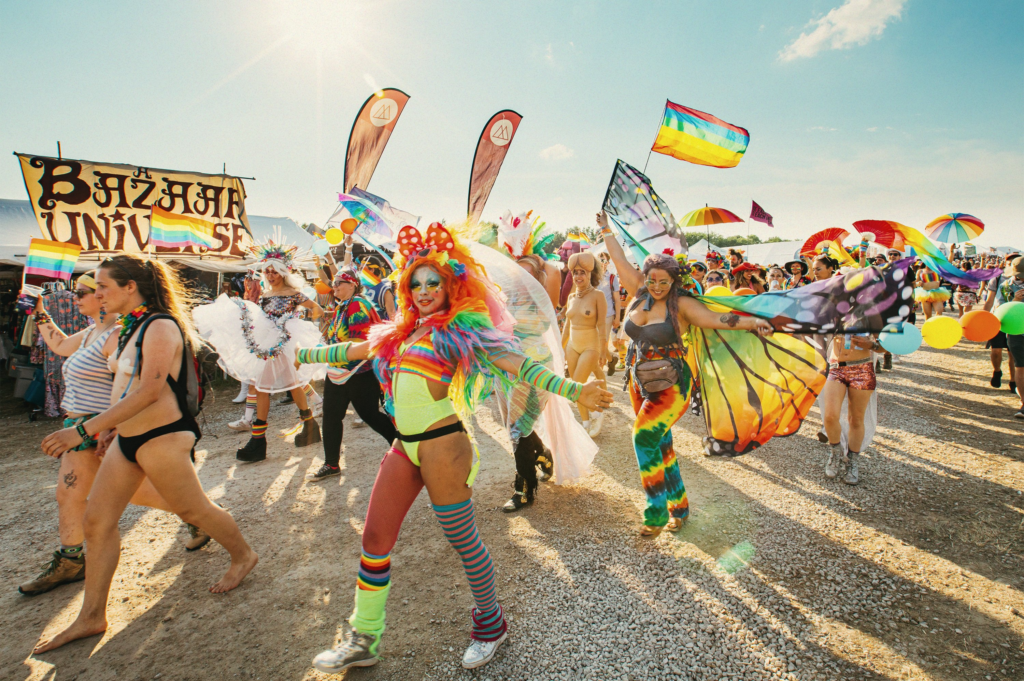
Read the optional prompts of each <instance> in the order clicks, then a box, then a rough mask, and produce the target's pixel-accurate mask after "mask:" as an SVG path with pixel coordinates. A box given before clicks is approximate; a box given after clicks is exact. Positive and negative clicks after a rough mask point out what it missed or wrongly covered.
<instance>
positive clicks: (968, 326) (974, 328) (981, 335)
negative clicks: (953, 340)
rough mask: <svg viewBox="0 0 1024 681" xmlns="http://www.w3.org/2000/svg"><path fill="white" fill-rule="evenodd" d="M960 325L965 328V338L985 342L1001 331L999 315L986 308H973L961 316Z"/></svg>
mask: <svg viewBox="0 0 1024 681" xmlns="http://www.w3.org/2000/svg"><path fill="white" fill-rule="evenodd" d="M960 326H962V327H963V328H964V338H966V339H967V340H970V341H975V342H978V343H983V342H985V341H987V340H992V339H993V338H995V336H996V334H997V333H999V317H996V316H995V315H994V314H992V313H991V312H987V311H985V310H971V311H970V312H968V313H967V314H965V315H964V316H963V317H961V318H960Z"/></svg>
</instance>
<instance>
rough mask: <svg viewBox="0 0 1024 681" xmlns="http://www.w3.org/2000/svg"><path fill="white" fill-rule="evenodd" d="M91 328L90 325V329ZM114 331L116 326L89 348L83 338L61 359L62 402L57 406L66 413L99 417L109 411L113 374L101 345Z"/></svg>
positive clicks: (105, 332) (94, 341)
mask: <svg viewBox="0 0 1024 681" xmlns="http://www.w3.org/2000/svg"><path fill="white" fill-rule="evenodd" d="M93 328H94V327H93V326H90V327H89V330H91V329H93ZM115 328H116V325H115V326H112V327H110V328H109V329H107V330H106V331H104V332H103V333H101V334H100V335H99V337H98V338H96V339H94V340H93V341H92V342H91V343H89V344H88V345H85V338H84V337H83V338H82V345H81V346H79V348H78V349H77V350H75V351H74V352H73V353H71V356H70V357H68V358H67V359H66V360H64V369H63V371H64V399H63V400H61V403H60V407H61V409H63V410H64V411H65V412H68V413H70V414H98V413H100V412H101V411H106V410H107V409H109V408H110V391H111V390H112V389H113V385H114V374H112V373H111V372H110V368H109V367H108V365H107V357H106V356H105V355H104V354H103V345H104V343H106V342H107V339H108V338H110V334H111V333H113V331H114V329H115ZM86 335H88V331H87V332H86Z"/></svg>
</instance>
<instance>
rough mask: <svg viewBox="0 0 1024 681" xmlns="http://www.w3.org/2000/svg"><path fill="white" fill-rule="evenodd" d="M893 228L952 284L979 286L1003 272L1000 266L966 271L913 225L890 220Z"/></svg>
mask: <svg viewBox="0 0 1024 681" xmlns="http://www.w3.org/2000/svg"><path fill="white" fill-rule="evenodd" d="M889 224H890V225H892V227H893V229H894V230H895V231H896V232H898V233H899V234H900V236H902V237H903V241H904V242H905V243H906V245H907V246H910V247H912V248H913V249H914V255H916V256H917V257H918V258H920V259H921V260H922V262H924V264H925V265H927V266H928V269H930V270H931V271H933V272H935V273H937V274H938V275H939V276H940V277H942V278H943V279H945V280H946V281H948V282H950V283H951V284H960V285H962V286H968V287H970V288H978V287H979V286H980V285H981V282H983V281H988V280H989V279H995V278H996V277H998V276H999V275H1000V274H1002V273H1003V271H1002V270H1001V269H999V268H998V267H996V268H993V269H988V270H971V271H970V272H964V271H963V270H962V269H960V268H959V267H957V266H956V265H954V264H953V263H951V262H950V261H949V260H947V259H946V256H944V255H943V254H942V251H940V250H939V247H938V246H936V245H935V244H934V243H933V242H932V240H931V239H929V238H928V237H926V236H925V235H924V234H922V233H921V232H919V231H917V230H916V229H914V228H913V227H907V226H906V225H901V224H900V223H898V222H890V223H889Z"/></svg>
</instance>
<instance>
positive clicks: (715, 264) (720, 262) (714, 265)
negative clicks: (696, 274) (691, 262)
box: [704, 248, 726, 288]
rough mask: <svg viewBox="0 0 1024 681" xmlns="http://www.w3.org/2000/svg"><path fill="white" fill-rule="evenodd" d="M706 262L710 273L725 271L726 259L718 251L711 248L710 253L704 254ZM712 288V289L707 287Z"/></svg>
mask: <svg viewBox="0 0 1024 681" xmlns="http://www.w3.org/2000/svg"><path fill="white" fill-rule="evenodd" d="M704 262H705V263H707V266H708V271H711V270H723V271H724V270H725V269H726V268H725V258H723V257H722V254H721V253H719V252H718V251H713V250H711V249H710V248H709V249H708V252H707V253H705V254H704ZM705 288H710V287H705Z"/></svg>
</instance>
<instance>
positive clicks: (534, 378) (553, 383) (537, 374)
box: [519, 358, 583, 402]
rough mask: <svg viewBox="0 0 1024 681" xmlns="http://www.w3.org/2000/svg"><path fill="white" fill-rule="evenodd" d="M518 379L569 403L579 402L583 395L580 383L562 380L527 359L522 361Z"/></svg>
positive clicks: (542, 366) (566, 379) (540, 365)
mask: <svg viewBox="0 0 1024 681" xmlns="http://www.w3.org/2000/svg"><path fill="white" fill-rule="evenodd" d="M519 378H520V380H522V381H524V382H526V383H529V384H530V385H532V386H533V387H535V388H539V389H540V390H545V391H547V392H549V393H554V394H556V395H561V396H562V397H564V398H566V399H567V400H569V401H571V402H576V401H577V400H579V399H580V395H581V394H582V393H583V384H582V383H577V382H576V381H573V380H571V379H568V378H563V377H561V376H559V375H558V374H556V373H555V372H553V371H551V370H550V369H548V368H547V367H545V366H544V365H543V364H538V363H537V362H535V361H534V360H532V359H529V358H527V359H525V360H523V365H522V366H521V367H519Z"/></svg>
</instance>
